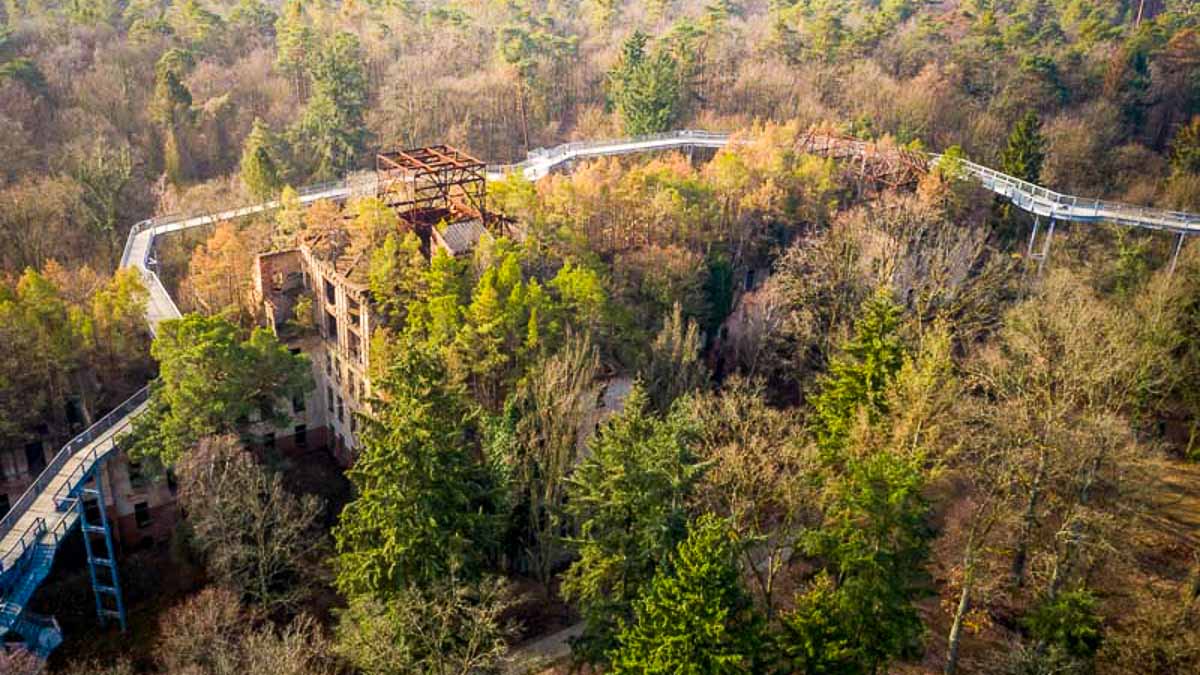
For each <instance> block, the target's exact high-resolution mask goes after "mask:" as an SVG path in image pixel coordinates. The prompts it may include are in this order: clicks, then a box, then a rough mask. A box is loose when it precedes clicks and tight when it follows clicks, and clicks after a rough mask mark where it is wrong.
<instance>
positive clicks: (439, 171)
mask: <svg viewBox="0 0 1200 675" xmlns="http://www.w3.org/2000/svg"><path fill="white" fill-rule="evenodd" d="M375 172H376V176H377V178H378V185H379V187H378V190H379V195H380V197H381V198H382V199H383V200H384V202H385V203H387V205H388V206H391V207H392V208H394V209H396V212H397V213H398V214H399V215H400V217H401V218H404V219H405V220H407V221H409V222H410V223H411V224H413V225H420V224H428V222H429V220H430V218H431V215H430V214H438V213H456V214H458V215H462V216H467V217H472V218H484V217H485V216H484V214H485V213H486V208H485V201H486V199H487V166H486V165H485V164H484V163H483V162H481V161H479V160H478V159H476V158H474V157H472V156H471V155H469V154H467V153H465V152H463V151H462V150H459V149H458V148H455V147H453V146H449V145H432V146H429V147H425V148H414V149H409V150H393V151H390V152H381V153H379V154H377V155H376V156H375ZM433 217H436V216H433Z"/></svg>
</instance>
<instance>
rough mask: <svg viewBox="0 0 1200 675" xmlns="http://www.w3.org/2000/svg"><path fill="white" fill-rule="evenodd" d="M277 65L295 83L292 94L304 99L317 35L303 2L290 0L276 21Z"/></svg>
mask: <svg viewBox="0 0 1200 675" xmlns="http://www.w3.org/2000/svg"><path fill="white" fill-rule="evenodd" d="M275 35H276V37H275V45H276V50H277V52H276V57H275V65H276V66H278V67H279V70H280V71H281V72H282V73H283V74H284V75H286V76H287V78H288V80H289V81H291V83H292V93H293V94H294V95H295V96H296V97H297V98H299V97H301V96H302V95H303V94H304V91H305V85H306V84H307V82H308V80H307V71H308V64H309V59H310V58H311V57H312V54H313V51H314V49H315V47H316V42H317V35H316V32H315V31H313V28H312V26H310V25H309V23H308V19H307V17H305V15H304V3H303V2H302V0H288V2H286V3H285V4H284V5H283V7H282V10H281V11H280V13H279V18H278V19H277V20H276V21H275Z"/></svg>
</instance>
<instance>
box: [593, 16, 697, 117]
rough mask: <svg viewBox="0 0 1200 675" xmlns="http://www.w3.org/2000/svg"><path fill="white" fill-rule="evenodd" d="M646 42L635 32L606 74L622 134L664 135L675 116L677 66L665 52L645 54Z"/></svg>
mask: <svg viewBox="0 0 1200 675" xmlns="http://www.w3.org/2000/svg"><path fill="white" fill-rule="evenodd" d="M648 40H649V38H647V36H646V35H645V34H644V33H642V32H641V31H635V32H634V34H633V35H631V36H630V37H629V39H627V40H626V41H625V44H624V45H623V47H622V50H621V60H620V61H619V62H618V63H617V65H616V67H614V68H613V69H612V70H611V71H609V73H608V94H609V101H610V102H611V104H612V106H613V107H614V108H615V109H616V110H617V113H618V114H619V115H620V116H621V120H622V122H623V124H624V126H625V133H627V134H630V135H634V136H636V135H640V134H653V133H658V132H661V131H667V130H668V129H670V128H671V126H672V125H673V124H674V123H675V120H676V118H677V117H678V113H679V105H680V98H681V96H680V90H679V74H678V69H679V67H678V63H677V62H676V61H675V58H674V57H672V56H671V54H670V53H669V52H667V51H666V50H663V49H657V50H655V51H654V52H653V53H647V51H646V45H647V42H648Z"/></svg>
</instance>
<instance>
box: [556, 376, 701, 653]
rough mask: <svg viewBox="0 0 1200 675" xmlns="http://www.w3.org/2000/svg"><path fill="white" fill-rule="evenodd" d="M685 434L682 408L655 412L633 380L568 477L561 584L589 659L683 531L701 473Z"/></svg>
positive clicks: (609, 642)
mask: <svg viewBox="0 0 1200 675" xmlns="http://www.w3.org/2000/svg"><path fill="white" fill-rule="evenodd" d="M690 434H691V431H690V427H689V422H688V420H687V419H686V415H685V414H684V411H683V409H682V408H681V407H679V406H676V407H675V408H674V409H673V410H672V411H671V412H670V413H669V414H668V415H667V416H666V417H665V418H660V417H657V416H655V415H654V414H652V413H651V412H650V405H649V400H648V398H647V396H646V393H645V391H644V390H643V389H642V388H641V386H640V385H639V386H635V387H634V389H633V391H632V392H630V394H629V397H628V398H627V399H626V401H625V408H624V410H623V411H622V412H621V414H619V415H617V416H616V417H613V418H612V419H610V420H609V421H608V422H607V423H605V424H604V426H603V427H602V428H601V430H600V432H599V433H598V435H597V436H595V437H593V439H592V441H591V445H592V448H591V450H592V454H591V455H590V456H589V457H587V459H585V460H584V461H583V463H582V464H580V465H579V467H578V468H577V469H576V470H575V472H574V473H573V474H572V475H571V478H570V485H569V487H568V490H567V501H566V508H567V512H568V513H569V514H570V515H571V516H572V517H573V518H574V520H575V522H576V523H578V527H579V537H578V539H577V540H576V542H575V543H576V546H577V549H578V553H579V559H578V560H577V561H576V562H575V563H574V564H573V565H571V568H570V569H569V570H567V573H566V576H565V577H564V580H563V586H562V588H563V593H564V594H565V595H566V596H567V597H568V598H570V599H572V600H574V601H576V602H577V603H578V604H579V608H580V611H581V612H582V614H583V618H584V622H585V628H584V632H583V635H582V637H581V638H580V641H579V642H578V643H577V644H576V648H577V650H579V651H580V652H581V654H582V656H583V657H584V658H586V659H588V660H592V661H600V660H603V658H604V655H605V654H606V653H607V652H608V651H609V650H610V649H611V648H612V647H613V646H614V642H613V641H614V639H615V637H616V633H617V630H618V628H619V626H620V622H621V621H628V620H629V619H630V618H631V616H632V609H633V601H634V599H636V598H637V597H638V596H639V595H640V594H641V593H642V591H643V588H644V587H645V585H646V584H647V583H649V582H650V580H651V579H652V578H653V577H654V574H655V573H656V572H657V571H658V570H659V569H660V568H661V567H662V565H664V564H665V563H666V562H667V558H668V556H669V555H670V553H671V551H673V550H674V548H675V544H676V543H677V542H679V541H680V540H681V539H682V538H683V536H684V535H685V534H686V522H687V511H686V508H685V506H686V500H687V497H688V495H689V494H690V493H691V490H692V486H693V485H694V484H695V482H696V480H697V479H698V478H699V476H700V474H701V472H702V467H701V466H700V465H699V464H698V463H697V462H696V460H695V459H694V457H693V456H692V453H691V451H690V450H689V449H688V439H689V436H690Z"/></svg>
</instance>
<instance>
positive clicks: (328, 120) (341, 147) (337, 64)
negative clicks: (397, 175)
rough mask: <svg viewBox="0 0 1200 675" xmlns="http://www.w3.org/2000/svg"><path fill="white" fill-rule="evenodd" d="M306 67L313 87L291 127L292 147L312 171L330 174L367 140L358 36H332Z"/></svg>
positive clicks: (363, 66)
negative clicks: (302, 153)
mask: <svg viewBox="0 0 1200 675" xmlns="http://www.w3.org/2000/svg"><path fill="white" fill-rule="evenodd" d="M309 70H310V74H311V77H312V84H313V90H314V91H313V95H312V96H311V97H310V98H309V100H308V103H307V104H306V105H305V108H304V113H303V114H302V115H301V116H300V119H299V120H297V122H296V126H295V127H293V130H292V132H293V136H294V139H295V143H294V147H298V148H301V149H302V150H304V151H306V152H307V154H308V158H309V160H310V162H311V164H312V168H313V170H314V172H315V173H316V175H317V176H319V177H323V178H333V177H335V176H337V175H339V174H341V173H342V172H344V171H346V170H347V169H349V168H351V167H352V166H353V165H354V162H355V160H356V159H357V158H358V155H359V153H361V152H362V150H363V147H364V146H365V145H366V140H367V129H366V123H365V121H364V119H363V115H364V113H365V111H366V107H367V69H366V63H365V61H364V57H363V53H362V47H361V45H360V44H359V41H358V38H357V37H356V36H355V35H354V34H352V33H345V32H342V33H338V34H336V35H334V36H333V37H332V38H330V39H329V40H328V41H326V43H325V44H324V45H323V47H322V48H321V49H320V50H319V51H317V53H316V55H315V58H313V61H312V65H311V67H310V69H309Z"/></svg>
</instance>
